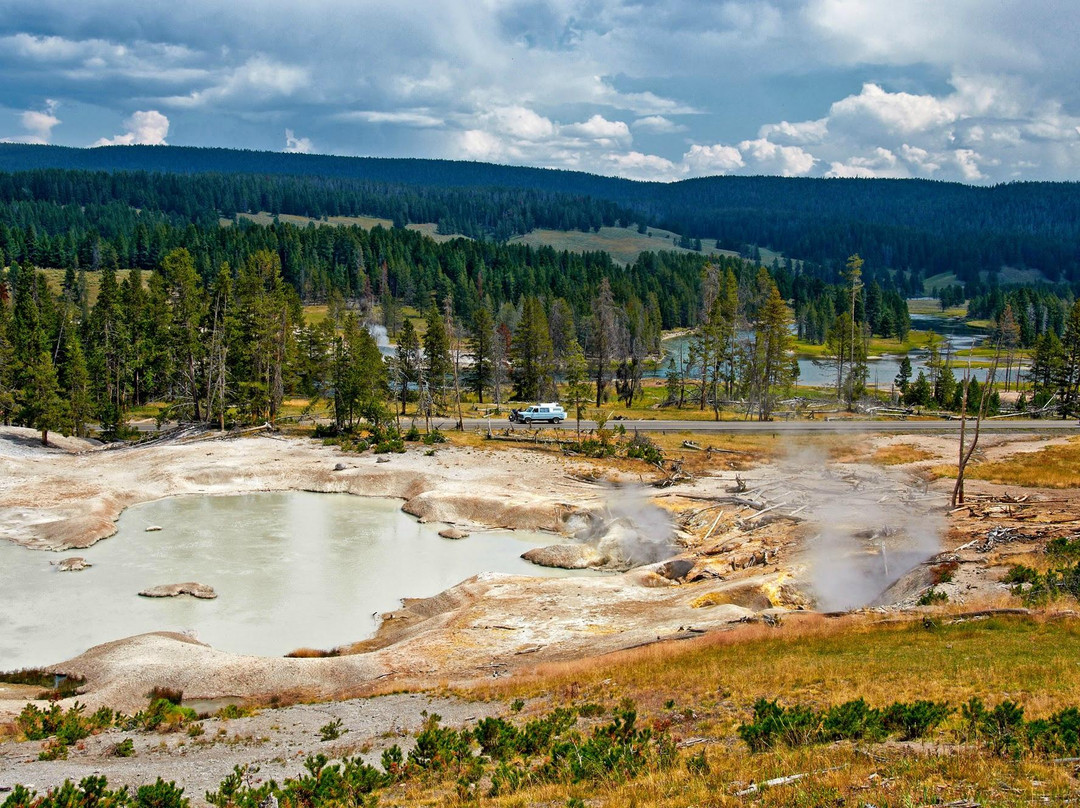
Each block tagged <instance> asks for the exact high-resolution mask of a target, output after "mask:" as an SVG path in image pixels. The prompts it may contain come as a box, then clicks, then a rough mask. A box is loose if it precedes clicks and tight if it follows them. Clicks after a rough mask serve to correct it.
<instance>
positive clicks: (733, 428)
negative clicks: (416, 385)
mask: <svg viewBox="0 0 1080 808" xmlns="http://www.w3.org/2000/svg"><path fill="white" fill-rule="evenodd" d="M431 423H432V425H438V426H439V428H440V429H444V430H445V429H452V428H453V427H454V425H455V423H456V421H455V420H454V419H452V418H439V419H432V422H431ZM486 424H487V420H486V419H483V418H466V419H465V428H466V429H469V430H472V429H476V428H478V427H479V428H484V427H485V425H486ZM619 425H621V426H624V427H626V430H627V431H628V432H629V431H633V430H635V429H636V430H638V431H641V432H687V431H693V432H791V433H806V432H883V433H889V432H958V431H959V430H960V421H959V419H957V420H954V421H900V420H896V421H856V420H849V419H842V420H834V421H825V420H817V421H765V422H761V421H630V420H627V421H608V423H607V426H608V428H612V427H615V426H619ZM509 426H511V424H510V423H509V422H508V421H507V420H506V418H505V417H501V418H492V419H491V428H492V429H500V430H501V429H506V428H507V427H509ZM576 426H577V425H576V424H575V423H574V422H573V421H564V422H563V423H562V424H559V425H558V426H556V427H555V428H556V429H562V430H571V431H572V430H574V429H575V428H576ZM973 426H974V422H973V421H968V427H969V428H970V427H973ZM512 427H513V429H514V431H515V432H525V433H528V432H530V431H531V428H530V427H526V426H523V425H521V424H514V425H512ZM541 428H550V425H549V424H543V425H542V427H541ZM581 428H582V429H583V430H586V429H595V428H596V422H594V421H582V422H581ZM982 430H983V431H984V432H1023V431H1032V430H1034V431H1038V432H1048V431H1053V432H1058V431H1064V432H1075V433H1077V434H1080V426H1078V425H1077V422H1076V421H1075V420H1072V419H1070V420H1068V421H1061V420H1045V421H1034V420H1021V419H1017V418H1000V419H994V420H984V421H983V424H982Z"/></svg>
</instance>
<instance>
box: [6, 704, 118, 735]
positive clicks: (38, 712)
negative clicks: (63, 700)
mask: <svg viewBox="0 0 1080 808" xmlns="http://www.w3.org/2000/svg"><path fill="white" fill-rule="evenodd" d="M84 710H85V707H84V705H82V704H80V703H79V702H77V701H76V702H75V703H74V704H73V705H72V706H71V707H69V708H68V709H67V710H64V709H62V708H61V707H60V705H59V704H53V705H51V706H50V707H49V709H47V710H43V709H41V708H40V707H36V706H35V705H33V704H27V705H26V706H25V707H23V709H22V712H21V713H19V715H18V717H17V718H16V719H15V728H16V729H17V730H18V731H19V732H20V733H21V734H22V735H23V736H25V737H26V739H27V740H29V741H40V740H44V739H46V738H51V737H53V736H55V737H56V739H57V740H58V741H59V742H60V743H61V744H66V745H70V744H73V743H76V742H78V741H81V740H82V739H83V738H86V737H87V736H89V735H92V734H94V733H95V732H100V731H101V730H103V729H107V728H108V727H111V726H112V725H113V724H114V723H115V722H116V721H117V719H118V718H119V715H118V714H117V713H114V712H113V711H112V710H110V709H109V708H107V707H103V708H101V709H100V710H97V711H96V712H95V713H94V714H93V715H90V716H87V715H85V714H84Z"/></svg>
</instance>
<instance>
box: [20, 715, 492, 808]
mask: <svg viewBox="0 0 1080 808" xmlns="http://www.w3.org/2000/svg"><path fill="white" fill-rule="evenodd" d="M424 711H427V712H428V713H438V714H439V715H441V716H442V718H443V724H445V725H448V726H461V725H464V724H470V725H471V724H474V723H475V722H476V721H478V720H480V719H482V718H484V717H486V716H491V715H496V714H498V713H502V712H506V711H507V709H506V706H505V705H503V704H501V703H499V702H487V703H483V702H467V701H462V700H459V699H453V698H442V697H435V696H427V695H421V694H395V695H388V696H381V697H377V698H372V699H350V700H347V701H340V702H331V703H325V704H312V705H307V704H300V705H295V706H292V707H283V708H279V709H267V710H262V711H260V712H258V713H257V714H256V715H254V716H251V717H248V718H237V719H232V720H223V719H208V720H204V721H202V722H200V724H201V726H202V728H203V730H204V733H203V735H201V736H199V737H197V738H192V737H189V736H188V735H187V734H186V733H185V732H174V733H169V734H161V733H156V732H149V733H148V732H137V731H131V732H124V731H121V730H118V729H113V730H109V731H107V732H103V733H101V734H100V735H94V736H91V737H89V738H87V739H85V740H83V741H80V742H79V743H78V745H77V746H75V747H71V748H69V750H68V757H67V759H66V760H53V761H41V760H38V759H37V757H38V753H39V752H40V750H41V748H42V746H43V743H44V742H41V741H28V742H24V743H0V793H2V791H3V789H5V788H10V787H11V786H13V785H15V784H16V783H21V784H23V785H27V786H32V787H34V788H35V789H37V790H38V791H39V792H44V791H45V790H46V789H48V788H54V787H56V786H58V785H60V784H61V783H63V782H64V780H71V781H73V782H79V781H80V780H81V779H82V778H84V777H87V776H89V775H92V774H100V773H102V772H104V773H105V774H106V776H107V777H108V780H109V785H110V787H113V788H115V787H119V786H121V785H128V786H131V787H133V788H134V787H136V786H140V785H145V784H146V783H152V782H154V780H155V779H157V778H158V777H164V778H165V779H167V780H175V781H176V783H177V785H180V786H183V788H184V791H185V796H187V797H188V798H190V799H191V800H192V802H193V803H194V804H196V805H202V804H205V802H204V800H203V795H204V794H205V793H206V792H207V791H211V790H217V788H218V785H219V784H220V782H221V780H222V779H223V778H224V777H225V776H226V775H227V774H229V773H230V772H232V769H233V767H234V766H250V767H252V768H251V775H250V776H251V777H252V778H261V779H263V780H266V779H270V778H273V779H275V780H277V781H278V782H279V783H280V782H282V781H283V780H284V779H285V778H286V777H294V776H296V775H298V774H301V773H303V771H304V759H305V757H306V756H308V755H314V754H319V753H322V754H325V755H326V756H327V757H330V758H332V759H337V758H341V757H346V756H348V757H355V756H360V757H362V758H363V759H364V760H365V761H366V762H368V763H370V764H372V765H379V758H380V756H381V754H382V751H383V750H384V749H387V748H389V747H390V746H392V745H394V744H398V745H399V746H400V747H401V748H402V749H403V750H405V751H406V753H407V752H408V750H409V749H410V748H411V747H412V745H413V741H412V735H413V734H415V733H416V732H417V731H418V730H419V729H420V726H421V724H422V722H423V715H422V713H423V712H424ZM338 719H339V720H340V721H341V730H342V734H341V736H340V737H339V738H337V739H336V740H330V741H323V740H321V739H320V732H319V730H320V728H321V727H323V726H325V725H326V724H328V723H330V722H332V721H334V720H338ZM128 738H130V739H131V740H132V742H133V744H134V747H135V754H134V756H133V757H127V758H118V757H115V756H114V755H113V754H112V750H113V749H114V747H115V746H116V745H117V744H118V743H120V742H122V741H124V740H125V739H128ZM256 767H257V771H256Z"/></svg>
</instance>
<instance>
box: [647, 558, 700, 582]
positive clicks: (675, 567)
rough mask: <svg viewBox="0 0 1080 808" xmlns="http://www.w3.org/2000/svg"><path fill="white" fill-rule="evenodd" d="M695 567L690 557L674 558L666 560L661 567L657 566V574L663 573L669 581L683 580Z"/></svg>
mask: <svg viewBox="0 0 1080 808" xmlns="http://www.w3.org/2000/svg"><path fill="white" fill-rule="evenodd" d="M693 568H694V562H693V561H691V560H690V559H688V558H673V559H671V560H670V561H665V562H664V563H663V564H661V565H660V566H659V567H657V568H656V574H657V575H662V576H663V577H665V578H667V579H668V580H669V581H681V580H682V579H683V578H685V577H686V576H687V575H688V574H689V572H690V570H692V569H693Z"/></svg>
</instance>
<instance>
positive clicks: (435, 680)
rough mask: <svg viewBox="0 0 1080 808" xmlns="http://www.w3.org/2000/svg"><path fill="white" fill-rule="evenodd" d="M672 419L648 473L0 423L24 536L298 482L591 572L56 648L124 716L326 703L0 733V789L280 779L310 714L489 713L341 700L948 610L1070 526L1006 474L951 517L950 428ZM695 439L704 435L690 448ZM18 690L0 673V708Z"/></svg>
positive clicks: (377, 721)
mask: <svg viewBox="0 0 1080 808" xmlns="http://www.w3.org/2000/svg"><path fill="white" fill-rule="evenodd" d="M684 437H689V436H680V437H679V438H678V439H672V440H674V442H673V443H672V446H673V451H669V452H668V454H669V456H681V458H682V460H681V462H679V463H677V464H676V465H675V466H666V467H665V469H664V470H663V471H659V470H657V469H656V468H654V467H650V466H647V465H646V464H644V463H643V462H635V463H632V462H629V461H625V462H622V461H621V462H618V463H600V462H597V463H592V462H589V461H583V460H581V459H579V458H564V457H562V456H561V455H559V454H556V453H554V452H551V451H545V450H544V449H543V447H542V445H541V446H540V447H538V448H529V447H523V446H520V445H517V444H514V445H509V444H500V443H495V442H490V443H489V442H484V441H481V440H480V439H479V438H477V439H476V440H471V439H470V440H468V441H465V443H466V444H467V445H458V446H448V447H446V448H440V449H439V450H438V451H437V452H436V453H435V455H434V456H427V455H425V453H424V451H422V450H420V449H418V448H417V449H410V451H408V452H407V453H406V454H404V455H392V456H390V459H389V462H380V458H376V457H374V456H372V455H370V454H365V455H360V456H356V455H348V454H343V453H341V452H340V451H339V450H338V449H337V448H336V447H328V446H323V445H321V444H319V443H317V442H315V441H311V440H308V439H303V438H287V437H281V436H276V435H262V436H258V437H247V438H227V439H218V438H217V437H216V436H214V435H203V436H198V437H196V438H193V439H188V440H176V441H172V442H162V443H158V444H156V445H149V446H142V447H126V448H108V449H105V448H98V447H94V446H91V445H90V444H88V443H84V442H81V441H76V440H70V439H62V438H58V439H56V441H55V445H54V446H53V447H51V448H48V449H46V448H43V447H41V446H40V443H39V442H38V441H37V436H36V434H35V433H32V432H30V431H29V430H18V429H4V430H3V431H2V434H0V530H2V538H4V539H6V540H8V541H14V542H16V543H19V544H21V545H24V546H26V547H30V548H35V549H38V550H53V551H60V550H65V551H66V550H73V549H74V548H79V547H86V546H88V545H90V544H92V543H93V542H96V541H99V540H107V537H108V536H109V535H110V534H111V533H112V532H113V530H114V521H115V520H116V519H117V517H118V516H119V514H120V513H121V511H122V510H123V509H124V508H125V507H127V506H129V505H132V504H135V503H138V502H143V501H147V500H151V499H157V498H161V497H169V496H178V495H187V494H224V493H243V492H253V491H271V490H308V491H320V492H347V493H351V494H356V495H368V496H390V497H397V498H400V499H401V500H403V508H404V509H405V510H406V511H407V512H409V513H411V514H414V515H415V516H417V517H418V518H420V519H422V520H426V521H437V522H446V523H450V524H453V525H456V526H459V527H461V528H463V529H465V530H466V531H467V530H468V529H469V528H476V527H511V528H529V529H544V530H550V531H553V532H558V533H562V534H564V535H569V536H572V537H574V538H575V539H576V540H577V544H576V545H575V546H573V547H571V548H570V549H566V548H560V549H558V550H552V551H551V552H550V553H546V554H545V553H539V554H538V555H539V558H540V560H542V561H546V562H547V563H558V564H565V565H582V564H590V565H594V566H603V567H607V568H609V569H611V570H613V571H612V573H611V574H609V575H605V576H598V577H577V578H561V579H560V578H556V579H540V578H530V577H522V576H508V575H479V576H476V577H474V578H471V579H469V580H467V581H464V582H462V583H461V584H459V585H457V586H455V587H453V588H451V589H449V590H447V591H445V592H443V593H441V594H440V595H437V596H435V597H432V598H427V599H423V600H416V601H407V602H405V603H403V605H402V607H401V608H400V609H398V610H396V611H393V612H390V613H388V614H385V615H384V616H383V621H382V625H381V628H380V630H379V632H378V633H377V635H376V636H375V637H374V638H371V639H368V640H363V641H359V642H357V643H355V644H353V645H346V646H343V647H342V648H340V649H338V652H339V653H340V655H338V656H332V657H323V658H304V659H299V658H265V657H247V656H239V655H235V654H229V653H225V652H223V651H219V650H215V649H213V648H211V647H209V646H206V645H203V644H201V643H198V642H196V641H193V640H192V639H191V638H189V637H185V636H181V635H175V634H147V635H141V636H137V637H131V638H119V637H118V638H117V639H116V641H115V642H111V643H107V644H105V645H102V646H98V647H95V648H93V649H90V650H89V651H87V652H86V653H84V654H82V655H81V656H79V657H77V658H75V659H72V660H67V661H62V660H55V662H56V663H57V664H56V665H55V666H54V668H55V670H56V671H58V672H63V673H66V674H72V675H78V676H81V677H85V679H86V684H85V687H84V688H83V691H84V692H83V693H82V694H81V695H80V696H79V700H80V701H81V702H82V703H84V704H87V705H89V707H90V708H94V707H96V706H98V705H108V706H111V707H113V708H117V709H121V710H124V711H127V712H133V711H135V710H137V709H139V708H140V707H142V706H144V705H145V702H146V698H145V694H146V693H147V692H148V691H149V690H150V689H151V688H153V687H168V688H173V689H178V690H182V691H183V692H184V697H185V701H189V700H193V701H195V702H201V703H203V704H206V705H221V704H225V703H236V702H245V703H253V704H271V703H274V704H278V703H290V702H324V703H326V702H333V703H332V704H326V705H325V706H323V707H311V706H308V707H303V706H296V707H290V708H282V709H279V710H273V711H268V712H267V713H265V715H266V716H271V717H269V718H265V719H262V718H260V717H257V718H254V719H240V721H246V722H253V723H250V724H247V723H241V724H237V723H235V722H228V723H224V722H223V724H222V727H221V728H220V731H221V733H223V735H222V738H223V739H224V738H227V737H235V738H238V739H239V740H237V741H235V742H233V743H231V744H225V743H205V744H199V745H187V746H185V745H184V744H182V743H176V744H170V743H164V744H163V745H161V746H159V747H156V750H157V751H156V752H154V753H153V755H150V756H145V757H141V758H140V759H139V760H140V761H141V762H140V763H135V762H129V761H122V762H121V761H116V760H114V759H112V758H110V757H108V756H107V755H106V754H105V752H104V751H103V750H104V749H105V746H103V744H105V743H106V741H105V740H101V741H95V742H94V743H89V744H88V745H86V746H85V747H84V748H83V749H80V750H75V751H73V752H72V756H71V759H69V760H68V761H53V762H44V761H40V762H39V761H36V760H34V759H35V758H36V757H37V747H38V746H39V744H36V743H29V742H28V743H20V744H14V743H5V744H2V745H0V787H2V786H4V785H10V784H11V783H13V782H24V783H26V782H32V783H34V784H35V785H37V786H38V787H39V788H41V787H43V786H48V785H52V784H56V783H59V782H61V781H62V780H63V779H64V778H65V777H78V776H80V773H89V772H91V771H95V770H103V771H108V773H109V777H110V781H111V782H112V781H115V782H119V783H122V782H132V783H135V782H145V780H146V779H148V777H153V776H156V773H161V774H164V775H165V776H166V777H167V778H171V777H180V778H181V779H183V780H184V782H185V783H186V784H187V785H188V786H189V788H190V790H189V793H193V794H200V793H202V790H205V788H209V787H212V786H214V785H216V783H217V782H218V781H219V780H220V779H221V777H222V776H223V775H224V774H225V773H227V771H228V770H229V769H230V768H231V766H232V765H233V764H234V762H236V761H238V760H240V759H242V760H245V761H249V762H250V761H262V762H263V763H264V764H265V765H267V766H270V765H274V766H278V767H279V768H281V769H282V773H284V774H288V773H290V772H291V771H294V770H298V769H299V766H300V761H299V760H290V756H292V757H293V758H295V755H296V753H297V752H299V751H309V752H310V751H322V750H321V749H320V748H319V746H318V744H316V743H315V742H314V741H313V740H312V738H313V727H314V726H316V724H317V723H318V722H321V720H324V719H325V717H326V715H330V714H333V715H334V716H336V717H341V718H343V720H344V721H345V722H346V725H352V728H353V730H354V731H353V733H352V734H351V735H350V736H349V742H350V743H349V745H347V746H345V747H341V748H338V747H337V746H333V745H331V746H328V747H327V749H326V750H325V751H328V753H338V754H344V753H346V752H348V751H349V750H352V752H356V751H358V750H359V751H364V752H365V753H366V752H371V753H372V754H376V753H377V752H378V751H379V748H380V745H379V742H378V739H379V738H380V737H381V738H383V739H384V740H385V739H386V738H394V737H396V735H397V734H399V733H400V732H401V731H402V730H403V729H406V728H409V727H414V726H415V725H416V724H418V722H419V720H420V710H422V709H425V708H427V707H430V708H432V709H434V708H437V709H438V711H439V712H440V713H442V714H443V715H444V716H446V717H447V718H448V720H449V721H450V722H451V723H454V722H460V721H464V720H466V719H472V718H477V717H482V715H486V714H489V713H490V712H493V711H494V712H497V711H498V710H499V709H500V708H499V706H498V705H495V706H492V705H487V706H484V707H478V706H474V705H470V704H465V703H460V702H457V701H455V700H448V699H441V700H440V701H439V702H438V703H437V704H429V703H428V701H427V700H426V697H425V698H420V697H401V696H394V697H380V698H378V699H373V700H355V697H358V696H369V695H374V694H378V693H389V692H392V691H400V690H402V689H414V690H431V689H432V688H438V687H440V686H446V685H451V686H455V687H458V686H463V687H467V686H469V685H475V684H476V683H478V682H483V681H490V680H492V679H498V678H502V677H505V676H513V675H515V674H517V673H519V672H522V671H525V670H528V669H532V668H535V667H536V666H538V665H541V664H545V663H551V662H560V661H566V660H574V659H582V658H585V657H591V656H600V655H605V654H609V653H611V652H616V651H620V650H625V649H630V648H636V647H640V646H644V645H648V644H654V643H658V642H670V641H676V640H687V641H689V642H693V641H694V639H695V638H698V637H700V636H702V635H703V634H713V633H715V632H738V631H740V630H742V629H743V628H744V627H745V626H746V625H747V624H751V623H753V624H760V625H766V626H775V627H776V630H777V631H784V630H785V627H787V626H790V625H797V624H798V623H799V621H801V620H805V619H811V618H812V616H813V614H814V613H815V612H827V613H831V612H837V611H849V610H858V612H859V614H860V615H861V616H860V617H859V618H857V619H861V620H864V621H867V622H873V621H879V620H896V619H899V618H902V616H903V615H905V614H917V613H918V611H919V609H918V608H917V607H916V606H915V604H916V602H917V601H918V599H919V597H920V596H921V595H922V594H923V593H924V592H926V590H927V589H928V588H929V587H931V586H936V588H937V589H938V590H939V591H943V592H944V593H946V594H947V595H948V598H949V604H950V606H949V608H950V609H953V610H955V611H961V612H962V611H965V610H968V611H978V610H985V609H987V608H991V607H995V606H1001V605H1003V604H1005V603H1006V601H1008V600H1009V597H1008V590H1007V588H1006V587H1005V585H1003V584H1002V583H1000V578H1001V576H1002V574H1003V572H1004V566H1003V565H1004V564H1005V563H1006V561H1007V559H1009V558H1013V557H1018V556H1022V555H1023V554H1025V553H1031V552H1033V551H1035V550H1036V549H1038V547H1039V546H1040V543H1042V544H1044V543H1045V541H1046V540H1048V539H1049V538H1053V537H1054V535H1058V534H1060V535H1065V533H1068V532H1070V531H1071V532H1072V533H1076V531H1077V530H1078V529H1080V496H1078V493H1077V491H1076V489H1075V488H1073V489H1067V490H1066V491H1065V492H1062V491H1045V490H1039V489H1030V488H1029V489H1024V490H1023V491H1020V490H1019V489H1016V488H1015V487H1009V488H1007V487H1004V486H1002V485H1000V484H992V483H983V482H975V481H972V482H969V485H968V494H969V499H970V500H971V504H970V505H969V506H968V507H966V508H964V509H960V510H955V511H952V512H950V510H949V509H948V507H947V502H948V492H949V490H950V489H951V480H947V479H941V480H938V481H936V482H933V481H930V480H931V479H932V477H933V476H934V475H933V474H932V473H931V471H932V469H933V468H934V467H936V466H940V465H942V464H944V463H948V462H950V461H951V460H952V457H953V455H954V452H955V439H954V438H949V437H933V436H910V435H890V436H872V435H865V436H857V437H850V436H845V437H844V438H843V439H839V438H836V439H833V438H827V439H816V440H812V439H807V442H802V443H797V442H795V439H793V438H789V439H787V441H786V442H781V441H780V440H779V439H778V438H775V437H772V438H764V437H763V438H762V439H761V440H760V441H759V442H757V443H754V442H753V441H750V442H746V441H745V440H744V443H743V445H740V446H739V447H737V448H735V449H732V448H726V447H725V445H723V444H722V443H721V441H722V438H719V437H717V436H713V437H711V438H708V439H704V438H699V439H698V440H700V441H701V443H702V444H703V448H700V447H696V446H689V447H680V443H681V441H682V440H683V438H684ZM1067 440H1068V439H1065V438H1056V439H1052V440H1051V439H1043V438H1039V437H1038V436H1024V437H1008V436H991V437H986V436H984V438H983V444H982V446H983V448H982V450H981V453H982V456H983V457H984V458H986V459H991V460H992V459H994V458H1002V457H1007V456H1010V455H1014V454H1016V453H1019V452H1026V451H1034V450H1038V449H1041V448H1044V447H1046V446H1048V445H1054V444H1060V443H1063V442H1066V441H1067ZM709 441H712V442H713V443H714V444H715V450H712V451H710V447H708V446H704V444H706V443H708V442H709ZM383 457H385V456H383ZM898 459H899V460H898ZM537 480H542V481H543V485H537V482H536V481H537ZM669 483H670V484H669ZM464 541H468V539H464ZM69 554H70V553H69ZM59 557H60V556H58V558H59ZM943 570H948V572H949V574H948V575H943V574H942V571H943ZM148 583H150V582H148ZM132 596H134V595H132ZM1011 605H1012V606H1015V605H1016V604H1015V603H1012V604H1011ZM72 619H78V618H77V616H73V617H72ZM57 630H58V631H62V630H63V628H62V627H57ZM754 630H755V631H757V630H760V628H755V629H754ZM357 639H359V637H358V638H357ZM2 667H3V665H2V662H0V668H2ZM34 695H36V692H32V691H31V690H30V689H26V688H20V687H15V686H5V685H0V723H2V722H3V720H4V716H5V715H6V716H8V717H10V716H12V715H14V714H15V713H17V712H18V711H19V710H20V709H21V708H22V707H23V705H24V704H25V703H26V701H27V699H28V698H31V697H32V696H34ZM388 698H389V699H391V700H389V701H387V700H386V699H388ZM409 698H411V699H412V700H408V699H409ZM347 699H353V700H351V701H346V700H347ZM393 699H399V700H400V699H406V700H405V701H400V703H399V702H397V701H393ZM260 721H261V723H260ZM112 734H115V732H114V733H112ZM118 738H119V736H117V737H116V738H110V739H107V740H108V741H109V743H110V744H114V743H116V742H117V740H118ZM262 739H266V740H262ZM390 742H391V741H386V743H385V744H383V745H388V744H389V743H390ZM339 746H340V745H339ZM99 747H100V748H99ZM293 750H296V751H293ZM181 759H182V761H183V762H182V763H181V762H180V761H181ZM29 761H33V762H32V763H31V762H29ZM170 761H172V762H170ZM274 761H284V762H281V763H273V762H274ZM174 764H175V765H174ZM274 776H278V777H280V776H281V774H280V773H278V772H277V771H276V770H275V772H274Z"/></svg>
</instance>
